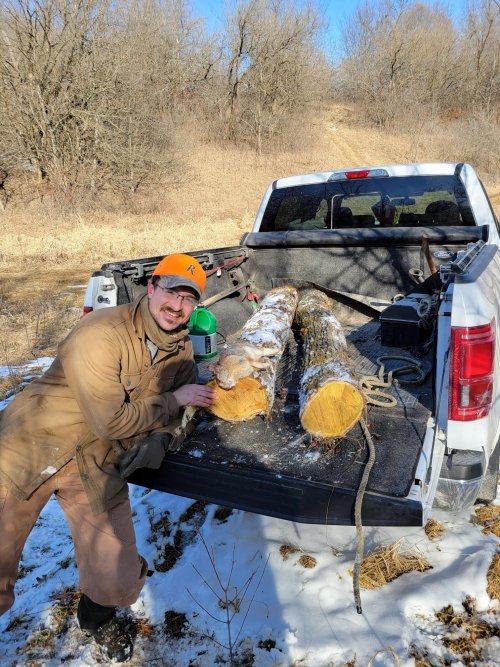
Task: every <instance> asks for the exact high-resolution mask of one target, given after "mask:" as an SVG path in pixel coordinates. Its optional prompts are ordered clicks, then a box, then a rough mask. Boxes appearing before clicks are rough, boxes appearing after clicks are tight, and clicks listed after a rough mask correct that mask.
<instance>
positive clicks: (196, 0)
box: [191, 0, 466, 55]
mask: <svg viewBox="0 0 500 667" xmlns="http://www.w3.org/2000/svg"><path fill="white" fill-rule="evenodd" d="M420 1H421V2H424V3H425V4H427V5H431V6H432V5H435V4H436V2H435V1H434V0H420ZM191 2H192V7H193V13H194V14H195V15H196V16H202V17H203V18H204V19H205V22H206V26H207V28H208V29H209V30H215V29H218V28H220V27H221V26H222V25H223V20H224V11H225V7H227V6H228V5H229V6H231V5H232V4H234V0H191ZM362 4H364V0H316V5H317V7H318V8H319V9H320V11H321V12H322V13H323V14H324V16H325V18H326V20H327V22H328V24H329V27H328V31H327V32H326V33H325V37H324V41H323V43H324V46H325V48H326V49H327V50H328V51H330V53H332V51H334V50H335V44H339V45H340V43H341V32H342V25H343V22H344V21H345V19H346V18H347V17H349V16H351V15H352V14H353V13H354V11H355V10H356V7H357V6H358V5H362ZM439 4H441V5H444V6H447V7H448V8H449V11H450V13H451V15H452V17H453V18H454V19H455V20H458V19H459V17H460V15H461V13H462V11H463V8H464V6H465V4H466V0H448V1H446V0H444V1H442V2H441V3H439ZM332 55H333V54H332Z"/></svg>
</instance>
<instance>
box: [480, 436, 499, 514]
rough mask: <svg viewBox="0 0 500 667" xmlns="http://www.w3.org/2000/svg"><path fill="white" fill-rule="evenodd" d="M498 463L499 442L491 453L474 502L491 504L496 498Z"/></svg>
mask: <svg viewBox="0 0 500 667" xmlns="http://www.w3.org/2000/svg"><path fill="white" fill-rule="evenodd" d="M499 463H500V440H499V441H498V442H497V444H496V447H495V449H494V450H493V452H492V453H491V456H490V460H489V461H488V467H487V469H486V472H485V473H484V479H483V481H482V483H481V487H480V488H479V493H478V495H477V501H476V502H483V503H491V502H493V501H494V500H495V498H496V497H497V485H498V465H499Z"/></svg>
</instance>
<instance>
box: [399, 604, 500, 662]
mask: <svg viewBox="0 0 500 667" xmlns="http://www.w3.org/2000/svg"><path fill="white" fill-rule="evenodd" d="M462 606H463V610H461V611H459V612H456V611H455V610H454V609H453V607H452V605H448V606H447V607H443V608H442V609H441V610H440V611H438V612H436V614H435V615H436V618H437V620H438V621H439V622H440V623H441V625H442V629H440V632H439V634H438V635H437V636H436V639H435V641H436V642H437V643H439V644H442V645H443V647H444V648H445V649H446V654H447V655H446V657H444V656H443V658H438V659H437V661H436V656H435V655H434V656H433V657H432V658H430V656H429V655H428V654H427V650H426V649H425V648H423V647H417V646H416V645H412V646H410V650H409V654H410V656H411V657H413V658H415V667H438V666H439V667H441V666H442V667H445V666H446V665H450V664H461V665H462V664H463V665H470V666H471V667H472V665H476V664H479V663H481V664H488V665H490V664H493V663H490V662H487V663H483V662H482V660H483V659H484V656H483V649H484V648H485V647H486V646H489V645H491V641H493V642H494V641H495V639H494V638H496V637H498V636H499V630H498V610H495V609H490V610H488V611H486V612H482V613H480V612H478V611H477V608H476V607H477V603H476V600H475V599H474V598H472V597H470V596H467V597H466V598H465V599H464V600H463V602H462ZM442 651H443V649H442V648H439V649H438V652H439V653H440V654H442Z"/></svg>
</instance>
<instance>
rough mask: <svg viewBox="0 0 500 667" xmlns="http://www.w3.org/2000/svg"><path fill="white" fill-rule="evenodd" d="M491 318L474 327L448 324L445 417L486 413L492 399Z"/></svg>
mask: <svg viewBox="0 0 500 667" xmlns="http://www.w3.org/2000/svg"><path fill="white" fill-rule="evenodd" d="M494 358H495V320H494V319H493V320H492V321H491V322H490V323H489V324H484V325H481V326H478V327H452V328H451V343H450V390H449V404H448V418H449V419H453V420H456V421H473V420H474V419H480V418H481V417H486V416H487V415H488V413H489V411H490V407H491V404H492V401H493V371H494Z"/></svg>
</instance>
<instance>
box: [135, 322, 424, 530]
mask: <svg viewBox="0 0 500 667" xmlns="http://www.w3.org/2000/svg"><path fill="white" fill-rule="evenodd" d="M359 317H362V318H363V320H362V322H360V321H359V320H358V321H357V322H355V323H349V322H344V323H343V326H344V331H345V332H346V335H347V339H348V341H349V343H350V349H351V354H352V357H353V361H354V365H355V368H356V370H357V371H358V373H359V374H360V375H371V374H375V373H376V372H377V371H378V368H379V366H378V364H377V362H376V359H377V358H378V357H379V356H381V355H384V354H393V355H394V354H401V353H402V352H403V353H404V354H406V355H407V356H410V357H415V353H417V354H419V355H420V358H419V361H420V362H421V364H422V366H423V368H424V370H425V371H426V372H428V375H427V377H426V380H425V382H424V383H423V384H420V385H398V384H395V385H393V387H392V388H391V389H390V392H389V393H391V395H393V396H394V398H396V400H397V406H396V407H393V408H386V407H378V406H369V408H368V413H367V423H368V426H369V429H370V432H371V434H372V437H373V441H374V445H375V449H376V460H375V464H374V467H373V469H372V472H371V475H370V479H369V482H368V487H367V493H366V495H365V499H364V503H363V522H364V523H365V524H366V525H370V524H371V525H421V523H422V508H421V505H420V503H418V502H416V501H411V500H408V499H407V498H406V496H407V495H408V493H409V491H410V489H411V487H412V485H413V483H414V481H415V471H416V468H417V464H418V460H419V456H420V453H421V449H422V445H423V439H424V435H425V430H426V424H427V420H428V418H429V415H430V414H431V409H432V379H431V377H430V370H431V368H432V360H431V358H430V353H427V356H424V357H422V356H421V353H422V350H412V351H411V352H410V351H402V350H399V349H394V348H387V347H383V346H382V345H381V344H380V335H379V334H380V327H379V323H378V321H377V320H376V319H369V318H368V317H365V316H359ZM299 354H300V350H299ZM400 364H401V362H400V361H396V360H394V361H388V362H387V363H386V370H391V369H393V368H395V367H397V366H398V365H400ZM296 368H297V363H295V364H294V372H293V373H292V374H291V375H290V377H289V378H288V380H289V381H288V393H287V394H286V397H284V398H279V397H277V398H276V402H275V405H274V408H273V415H272V418H271V419H270V420H264V419H263V418H261V417H257V418H255V419H253V420H251V421H248V422H244V423H239V424H230V423H227V422H224V421H222V420H220V419H217V418H215V417H211V416H207V415H204V416H203V417H202V418H201V419H200V420H199V422H198V424H197V428H196V430H195V431H194V433H193V434H192V435H191V436H190V438H189V439H188V440H186V442H185V443H184V444H183V446H182V447H181V449H180V450H179V451H178V452H176V453H173V454H168V455H167V457H166V459H165V461H164V463H163V465H162V467H161V468H160V469H159V470H157V471H154V470H147V471H146V470H142V471H140V472H139V473H136V475H135V476H134V477H133V478H131V481H133V482H134V483H138V484H140V485H143V486H148V487H151V488H155V489H158V490H161V491H167V492H171V493H175V494H179V495H185V496H188V497H192V498H196V499H204V500H207V501H209V502H213V503H217V504H219V505H228V506H231V507H235V508H239V509H243V510H247V511H250V512H255V513H259V514H264V515H268V516H276V517H279V518H283V519H288V520H292V521H299V522H307V523H330V524H344V525H353V523H354V501H355V496H356V492H357V489H358V486H359V482H360V480H361V476H362V474H363V470H364V466H365V463H366V461H367V458H368V449H367V445H366V442H365V439H364V436H363V433H362V430H361V427H360V425H357V426H356V427H354V428H353V429H352V430H351V431H350V432H349V433H348V434H347V436H346V437H344V438H342V439H340V440H338V441H337V442H336V443H335V446H334V448H332V447H331V445H328V446H327V445H326V444H325V443H321V442H315V441H314V440H313V439H311V437H310V436H309V435H308V434H306V433H305V432H304V431H303V429H302V427H301V425H300V420H299V414H298V413H299V406H298V396H297V373H296ZM201 371H202V372H203V371H204V368H201Z"/></svg>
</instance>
